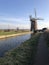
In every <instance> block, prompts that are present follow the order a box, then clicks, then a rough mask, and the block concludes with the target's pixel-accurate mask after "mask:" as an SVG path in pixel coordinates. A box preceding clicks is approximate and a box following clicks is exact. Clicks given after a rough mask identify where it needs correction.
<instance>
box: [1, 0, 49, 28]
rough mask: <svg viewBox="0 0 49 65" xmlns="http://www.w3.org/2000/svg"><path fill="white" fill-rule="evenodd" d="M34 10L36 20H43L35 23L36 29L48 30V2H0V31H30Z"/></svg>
mask: <svg viewBox="0 0 49 65" xmlns="http://www.w3.org/2000/svg"><path fill="white" fill-rule="evenodd" d="M34 8H35V9H36V12H37V18H38V17H39V18H43V19H44V20H43V21H42V20H39V21H37V28H38V29H41V28H44V27H47V28H49V0H0V29H4V28H5V29H7V28H10V29H11V28H15V29H16V28H17V27H19V28H23V29H30V24H31V23H30V18H29V16H30V15H32V17H35V16H34Z"/></svg>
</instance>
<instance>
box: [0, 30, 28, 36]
mask: <svg viewBox="0 0 49 65" xmlns="http://www.w3.org/2000/svg"><path fill="white" fill-rule="evenodd" d="M24 32H29V31H9V32H4V31H2V32H0V36H2V35H11V34H18V33H24Z"/></svg>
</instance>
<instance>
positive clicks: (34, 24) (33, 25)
mask: <svg viewBox="0 0 49 65" xmlns="http://www.w3.org/2000/svg"><path fill="white" fill-rule="evenodd" d="M34 13H35V17H34V18H32V16H30V21H31V29H30V30H31V31H33V32H34V33H35V31H36V30H37V20H43V19H42V18H37V15H36V10H35V9H34Z"/></svg>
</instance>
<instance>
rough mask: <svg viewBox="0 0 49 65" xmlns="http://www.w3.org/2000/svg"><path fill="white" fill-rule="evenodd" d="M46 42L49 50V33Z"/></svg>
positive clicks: (46, 35)
mask: <svg viewBox="0 0 49 65" xmlns="http://www.w3.org/2000/svg"><path fill="white" fill-rule="evenodd" d="M45 40H46V42H47V46H48V48H49V32H45Z"/></svg>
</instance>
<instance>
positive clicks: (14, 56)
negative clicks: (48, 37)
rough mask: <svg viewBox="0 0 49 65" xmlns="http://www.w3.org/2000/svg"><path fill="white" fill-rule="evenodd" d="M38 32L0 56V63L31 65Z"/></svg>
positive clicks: (35, 50)
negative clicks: (3, 55)
mask: <svg viewBox="0 0 49 65" xmlns="http://www.w3.org/2000/svg"><path fill="white" fill-rule="evenodd" d="M39 37H40V34H35V35H34V36H32V37H31V38H30V39H29V40H27V41H26V42H24V43H23V44H21V45H20V47H18V48H16V49H14V50H12V51H9V52H7V53H6V55H5V57H3V58H0V65H31V64H32V65H33V63H34V57H35V54H36V52H37V46H38V40H39Z"/></svg>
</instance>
